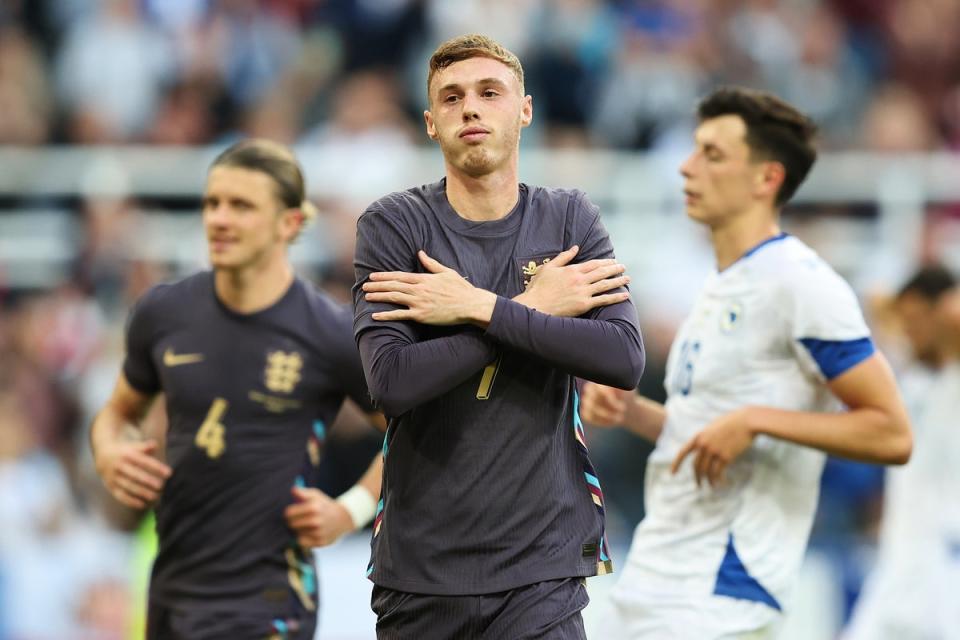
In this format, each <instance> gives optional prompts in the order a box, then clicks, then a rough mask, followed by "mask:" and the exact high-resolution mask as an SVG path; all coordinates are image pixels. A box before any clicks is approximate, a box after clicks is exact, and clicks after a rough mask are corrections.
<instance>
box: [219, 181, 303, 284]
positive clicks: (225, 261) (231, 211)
mask: <svg viewBox="0 0 960 640" xmlns="http://www.w3.org/2000/svg"><path fill="white" fill-rule="evenodd" d="M285 215H286V212H285V211H284V209H283V205H282V204H281V203H280V200H279V198H278V197H277V195H276V190H275V185H274V182H273V178H271V177H270V176H269V175H267V174H266V173H263V172H261V171H253V170H251V169H241V168H238V167H226V166H223V167H214V168H213V169H211V170H210V173H209V175H208V176H207V188H206V191H205V192H204V195H203V226H204V229H205V230H206V234H207V247H208V250H209V255H210V264H211V265H212V266H213V268H214V269H243V268H246V267H249V266H253V265H257V264H262V263H263V262H264V261H266V260H274V259H284V256H285V252H286V245H287V242H288V241H289V239H290V237H289V232H288V229H287V227H288V226H289V225H288V221H287V220H285Z"/></svg>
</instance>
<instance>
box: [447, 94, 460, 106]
mask: <svg viewBox="0 0 960 640" xmlns="http://www.w3.org/2000/svg"><path fill="white" fill-rule="evenodd" d="M459 99H460V96H458V95H457V94H455V93H451V94H450V95H448V96H447V97H446V98H444V99H443V101H444V102H445V103H447V104H454V103H455V102H457V101H458V100H459Z"/></svg>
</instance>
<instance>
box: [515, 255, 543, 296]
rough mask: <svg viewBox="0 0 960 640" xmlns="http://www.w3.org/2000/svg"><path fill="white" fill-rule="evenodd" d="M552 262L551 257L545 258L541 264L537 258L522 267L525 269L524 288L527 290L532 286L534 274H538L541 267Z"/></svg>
mask: <svg viewBox="0 0 960 640" xmlns="http://www.w3.org/2000/svg"><path fill="white" fill-rule="evenodd" d="M548 262H550V258H543V259H542V260H541V261H540V263H539V264H537V261H536V260H530V261H529V262H527V264H525V265H523V266H522V267H521V269H522V271H523V289H524V290H526V289H528V288H529V287H530V282H531V281H532V280H533V276H535V275H537V271H539V270H540V267H542V266H543V265H545V264H547V263H548Z"/></svg>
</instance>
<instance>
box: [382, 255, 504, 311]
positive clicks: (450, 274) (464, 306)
mask: <svg viewBox="0 0 960 640" xmlns="http://www.w3.org/2000/svg"><path fill="white" fill-rule="evenodd" d="M417 256H418V257H419V258H420V262H421V263H422V264H423V266H424V267H426V269H427V271H429V273H406V272H404V271H383V272H376V273H371V274H370V279H369V280H368V281H367V282H365V283H363V290H364V292H365V296H364V297H365V299H366V300H367V301H368V302H387V303H390V304H395V305H398V306H403V307H406V309H395V310H393V311H379V312H377V313H374V314H373V316H372V317H373V319H374V320H381V321H387V320H394V321H395V320H413V321H414V322H420V323H422V324H432V325H451V324H465V323H469V322H472V323H476V324H481V325H486V324H488V323H489V322H490V318H491V317H492V316H493V307H494V306H495V305H496V302H497V296H496V294H494V293H492V292H490V291H486V290H484V289H480V288H479V287H475V286H473V285H472V284H470V283H469V282H467V279H466V278H464V277H463V276H461V275H460V274H459V273H457V272H456V271H454V270H453V269H451V268H449V267H445V266H444V265H442V264H440V263H439V262H437V261H436V260H434V259H433V258H431V257H430V256H428V255H427V254H426V252H424V251H419V252H417Z"/></svg>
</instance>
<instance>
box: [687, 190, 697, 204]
mask: <svg viewBox="0 0 960 640" xmlns="http://www.w3.org/2000/svg"><path fill="white" fill-rule="evenodd" d="M683 196H684V198H683V199H684V201H685V202H686V203H687V204H692V203H694V202H696V201H697V200H699V199H700V194H699V193H697V192H696V191H691V190H690V189H684V190H683Z"/></svg>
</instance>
